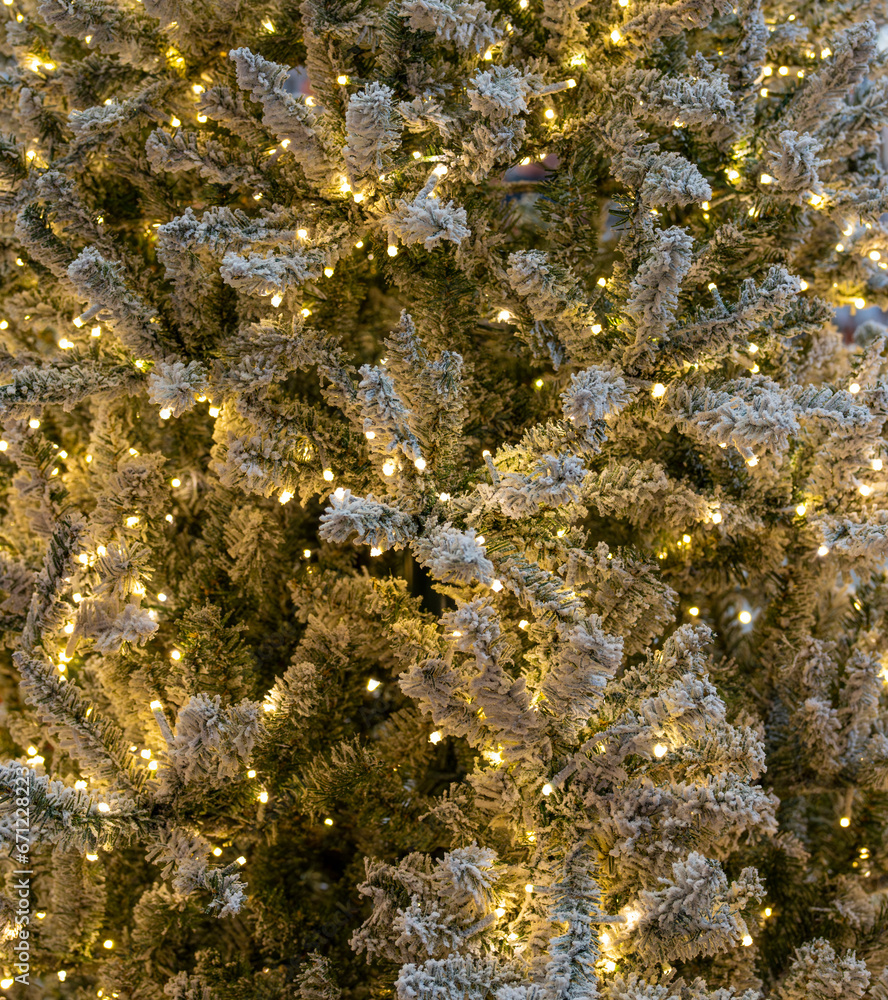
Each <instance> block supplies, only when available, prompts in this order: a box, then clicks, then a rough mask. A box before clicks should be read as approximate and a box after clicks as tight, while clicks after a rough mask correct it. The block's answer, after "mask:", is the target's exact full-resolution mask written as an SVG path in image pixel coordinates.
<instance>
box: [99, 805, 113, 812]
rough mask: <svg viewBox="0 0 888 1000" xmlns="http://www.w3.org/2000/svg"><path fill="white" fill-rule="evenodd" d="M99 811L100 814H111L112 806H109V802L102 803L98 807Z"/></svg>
mask: <svg viewBox="0 0 888 1000" xmlns="http://www.w3.org/2000/svg"><path fill="white" fill-rule="evenodd" d="M98 809H99V812H100V813H109V812H111V806H109V805H108V803H107V802H100V803H99V805H98Z"/></svg>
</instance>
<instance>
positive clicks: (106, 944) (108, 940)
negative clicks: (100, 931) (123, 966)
mask: <svg viewBox="0 0 888 1000" xmlns="http://www.w3.org/2000/svg"><path fill="white" fill-rule="evenodd" d="M102 947H103V948H107V949H108V951H110V950H111V949H112V948H113V947H114V942H113V941H112V940H111V938H106V939H105V940H104V941H103V942H102Z"/></svg>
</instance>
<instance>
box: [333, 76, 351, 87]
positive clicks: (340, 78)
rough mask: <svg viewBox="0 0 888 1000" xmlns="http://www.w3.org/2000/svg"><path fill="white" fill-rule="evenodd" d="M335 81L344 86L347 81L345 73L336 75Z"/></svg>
mask: <svg viewBox="0 0 888 1000" xmlns="http://www.w3.org/2000/svg"><path fill="white" fill-rule="evenodd" d="M336 82H337V83H338V84H339V86H340V87H344V86H345V85H346V84H347V83H348V77H347V76H345V74H340V75H339V76H337V77H336Z"/></svg>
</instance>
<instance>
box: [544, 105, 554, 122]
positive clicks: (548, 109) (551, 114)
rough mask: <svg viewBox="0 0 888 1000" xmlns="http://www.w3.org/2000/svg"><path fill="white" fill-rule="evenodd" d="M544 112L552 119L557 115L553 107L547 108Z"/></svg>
mask: <svg viewBox="0 0 888 1000" xmlns="http://www.w3.org/2000/svg"><path fill="white" fill-rule="evenodd" d="M543 114H544V115H545V116H546V117H547V118H548V119H549V121H551V120H552V119H553V118H554V117H555V111H554V110H553V109H552V108H546V110H545V111H544V112H543Z"/></svg>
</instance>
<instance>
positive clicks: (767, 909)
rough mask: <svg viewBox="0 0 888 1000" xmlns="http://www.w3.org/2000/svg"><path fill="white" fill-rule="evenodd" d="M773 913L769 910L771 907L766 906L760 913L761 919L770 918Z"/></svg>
mask: <svg viewBox="0 0 888 1000" xmlns="http://www.w3.org/2000/svg"><path fill="white" fill-rule="evenodd" d="M773 912H774V911H773V910H772V909H771V907H770V906H766V907H765V908H764V910H763V911H762V916H763V917H770V916H771V914H772V913H773Z"/></svg>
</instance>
